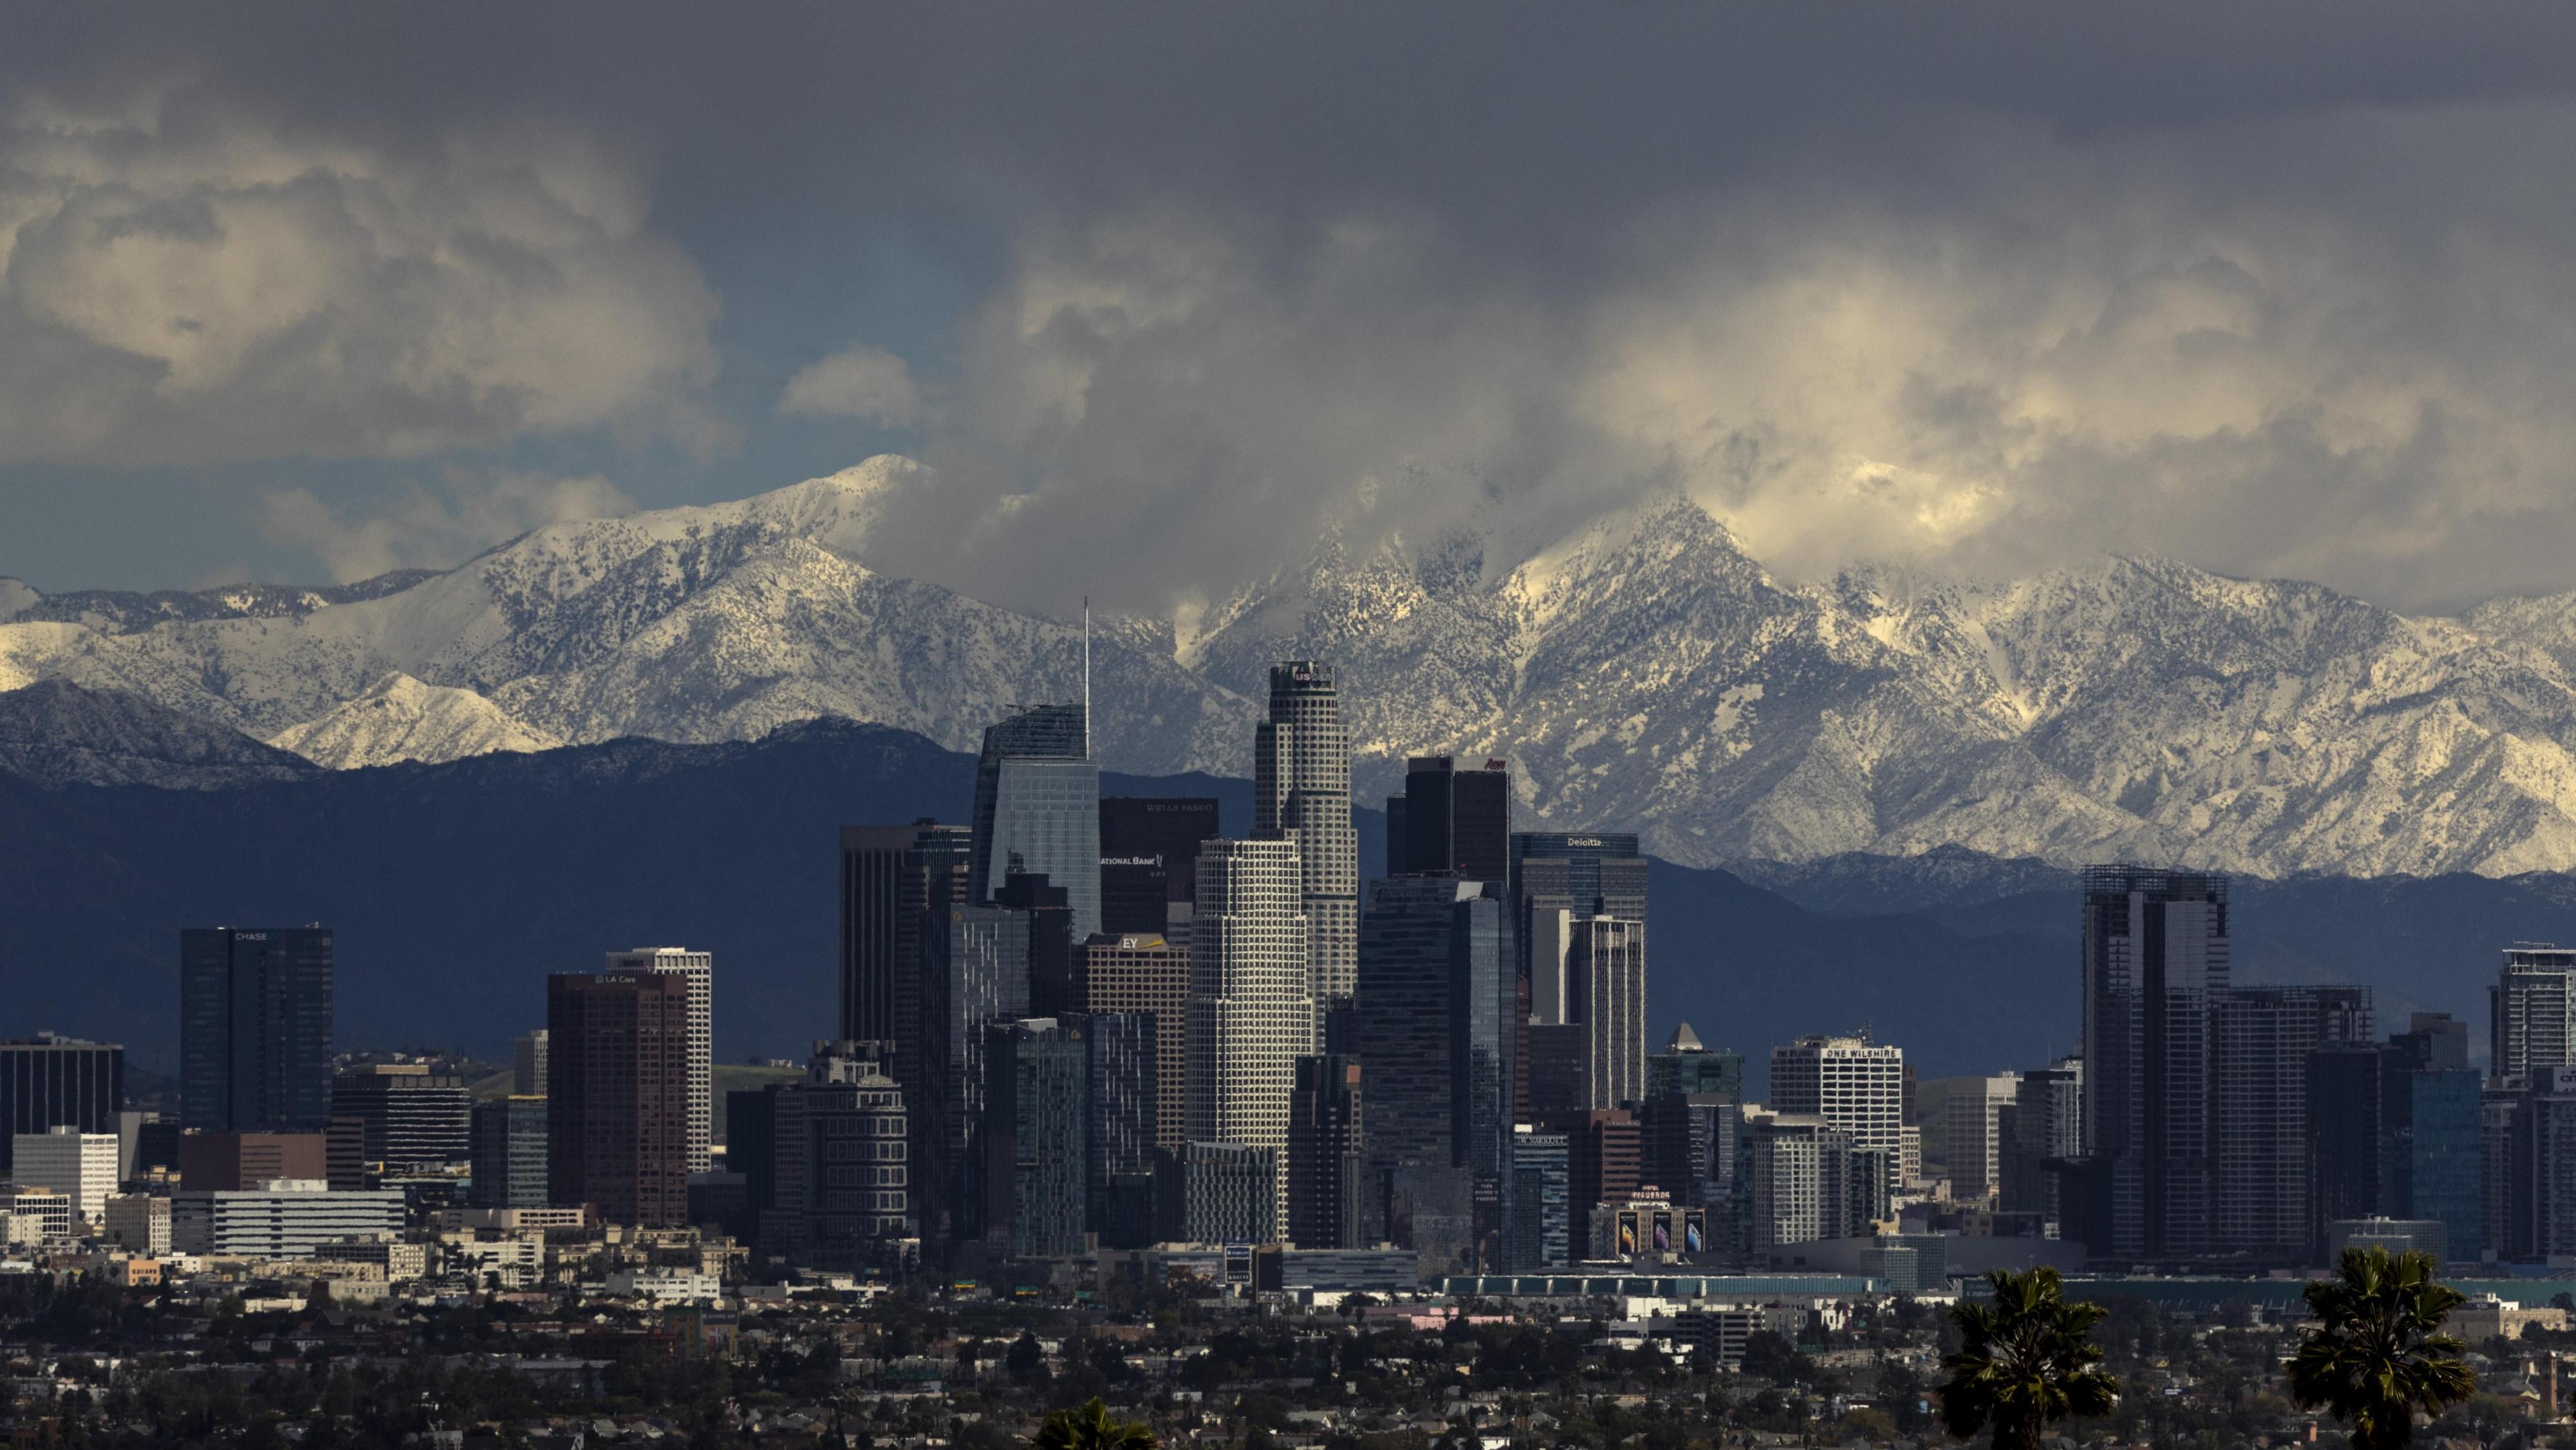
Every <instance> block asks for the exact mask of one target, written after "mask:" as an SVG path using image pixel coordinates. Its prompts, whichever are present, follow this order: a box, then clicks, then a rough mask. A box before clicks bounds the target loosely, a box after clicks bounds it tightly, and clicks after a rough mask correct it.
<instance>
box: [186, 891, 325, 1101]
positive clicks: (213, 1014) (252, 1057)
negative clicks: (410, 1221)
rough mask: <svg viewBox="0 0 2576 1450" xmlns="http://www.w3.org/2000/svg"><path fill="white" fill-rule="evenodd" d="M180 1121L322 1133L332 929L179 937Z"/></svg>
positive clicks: (204, 930)
mask: <svg viewBox="0 0 2576 1450" xmlns="http://www.w3.org/2000/svg"><path fill="white" fill-rule="evenodd" d="M179 1091H180V1094H181V1097H180V1124H181V1126H182V1127H187V1128H196V1129H201V1130H203V1131H205V1132H209V1133H318V1132H320V1131H322V1128H323V1125H324V1124H325V1123H326V1122H328V1121H329V1119H330V1116H331V931H330V929H329V928H328V927H321V926H299V927H266V928H257V929H252V928H240V927H229V926H218V927H191V928H188V929H187V930H184V931H182V932H180V933H179Z"/></svg>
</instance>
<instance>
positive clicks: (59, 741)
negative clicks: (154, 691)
mask: <svg viewBox="0 0 2576 1450" xmlns="http://www.w3.org/2000/svg"><path fill="white" fill-rule="evenodd" d="M321 773H322V772H321V771H320V770H318V769H317V768H316V767H315V766H314V764H313V763H312V762H311V761H309V760H305V759H303V758H302V757H300V756H296V755H292V754H290V753H288V752H286V751H283V750H273V749H271V748H269V747H268V746H265V745H262V744H260V743H259V742H258V741H256V740H253V739H251V738H250V737H248V736H246V735H243V734H242V733H241V732H239V731H237V730H228V729H225V728H224V727H223V726H221V725H210V724H208V723H206V722H205V721H203V720H194V719H190V718H189V717H188V716H185V715H182V714H180V713H178V712H177V711H175V710H166V709H163V708H162V707H161V706H159V705H156V704H154V703H152V702H151V701H149V700H145V699H140V698H137V697H136V696H133V695H125V694H114V693H108V692H102V691H95V690H84V689H82V688H81V687H80V686H78V685H76V684H73V683H72V682H71V681H69V680H39V681H37V682H36V683H35V684H32V685H28V686H26V687H24V688H23V689H16V690H10V691H7V692H6V693H0V775H10V776H15V777H17V778H18V779H20V780H23V781H27V782H29V783H30V784H33V785H35V786H36V787H38V788H39V789H43V790H59V789H61V788H63V787H65V786H73V785H149V786H159V787H161V788H162V789H164V790H225V789H229V788H231V787H234V786H243V785H260V784H265V783H268V782H272V781H281V780H302V779H305V778H306V777H309V776H318V775H320V774H321Z"/></svg>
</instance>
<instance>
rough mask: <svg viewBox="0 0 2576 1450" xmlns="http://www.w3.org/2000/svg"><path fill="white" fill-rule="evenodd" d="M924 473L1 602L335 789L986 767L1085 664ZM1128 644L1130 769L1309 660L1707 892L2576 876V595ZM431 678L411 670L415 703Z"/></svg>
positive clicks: (1570, 582)
mask: <svg viewBox="0 0 2576 1450" xmlns="http://www.w3.org/2000/svg"><path fill="white" fill-rule="evenodd" d="M927 478H928V475H927V473H926V471H925V470H923V469H922V468H921V467H920V466H919V465H917V464H914V463H911V462H909V461H906V460H903V459H898V458H879V459H873V460H870V461H869V462H867V463H865V464H862V465H860V466H858V467H856V468H853V469H850V470H846V471H844V472H843V473H840V474H836V475H833V476H831V477H829V478H822V479H813V480H809V481H807V482H805V483H800V484H797V485H794V486H793V487H790V488H785V489H780V490H778V491H776V492H773V493H768V494H763V495H759V496H757V497H754V498H749V499H743V500H739V501H737V502H734V503H728V504H720V505H714V506H709V507H704V508H682V509H666V510H660V511H657V512H653V513H646V514H638V515H635V516H633V517H631V518H626V519H615V520H597V521H584V522H575V523H565V524H557V525H552V526H549V527H547V528H544V529H540V530H538V531H536V532H534V533H531V534H529V535H527V536H525V537H523V538H520V539H517V540H514V541H512V542H511V543H509V544H506V545H503V546H501V547H499V548H496V549H494V550H492V551H490V552H489V553H487V554H485V555H483V556H482V557H480V558H478V559H475V560H472V561H470V562H468V563H467V564H465V565H463V566H461V567H459V568H457V569H455V570H452V571H449V572H447V573H444V574H436V575H425V576H418V575H416V576H389V577H388V578H387V579H386V580H383V581H369V582H368V583H366V584H362V585H352V586H346V587H345V588H343V589H340V590H298V589H285V588H244V589H235V590H225V591H210V592H208V593H206V594H203V595H104V594H101V595H80V596H70V595H65V596H43V595H37V594H35V593H34V592H33V591H31V590H27V589H25V588H24V586H16V587H14V588H9V587H5V586H0V689H5V688H9V687H12V686H17V685H23V684H25V683H27V682H29V681H33V680H39V679H65V680H71V681H75V682H78V683H81V684H83V685H87V686H90V687H92V688H97V689H115V690H123V691H128V692H131V693H134V694H138V695H141V696H143V697H145V698H147V699H150V700H153V701H156V702H158V703H160V704H161V705H164V706H167V707H169V708H171V709H173V710H177V711H179V712H181V713H183V714H186V715H188V716H191V717H194V718H196V719H199V720H204V721H207V722H211V723H216V724H222V725H226V726H231V727H234V728H239V729H243V730H247V731H249V732H251V733H253V734H255V735H259V736H262V737H265V738H270V739H274V740H281V741H285V740H291V741H294V742H297V748H298V749H302V750H306V751H308V752H310V753H313V754H314V755H316V757H317V758H321V759H325V760H327V761H329V762H331V763H334V764H359V763H371V762H373V761H376V760H382V759H395V758H422V759H444V758H452V757H453V756H454V755H456V754H460V753H464V752H468V751H472V750H477V749H508V748H523V746H518V745H513V744H512V743H511V742H513V741H524V742H543V741H546V740H561V741H566V742H576V743H578V742H587V741H598V740H604V739H609V738H613V737H616V736H621V735H648V736H653V737H657V738H661V739H667V740H675V741H712V740H727V739H747V738H751V737H755V736H758V735H761V734H763V733H765V732H766V731H768V730H770V729H771V728H773V727H775V726H777V725H780V724H784V723H787V722H791V721H796V720H803V719H809V718H813V717H816V716H819V715H826V714H830V715H844V716H848V717H850V718H853V719H859V720H868V721H874V722H879V723H883V724H887V725H892V726H897V727H900V728H904V729H909V730H915V731H919V732H920V733H922V734H924V735H927V736H929V737H930V738H931V739H933V740H936V741H938V742H939V743H941V744H942V745H945V746H948V747H950V748H952V749H966V750H971V749H973V748H974V747H975V745H976V743H977V741H978V738H979V737H980V734H981V731H982V729H983V727H984V726H985V725H986V724H988V723H989V722H991V721H992V720H994V719H995V718H998V717H999V716H1001V715H1002V714H1004V713H1006V712H1008V711H1009V710H1010V709H1011V708H1012V707H1013V706H1015V705H1021V704H1029V703H1035V702H1039V701H1043V700H1051V699H1068V698H1072V697H1073V696H1074V695H1075V694H1076V693H1077V692H1078V691H1079V690H1080V688H1081V639H1080V632H1079V629H1078V628H1077V627H1075V626H1070V625H1067V624H1065V623H1063V622H1060V621H1056V620H1048V619H1040V618H1035V617H1032V616H1028V615H1024V614H1019V613H1015V612H1012V611H1009V610H1004V609H1001V608H998V607H995V606H992V605H988V604H985V603H982V602H979V601H977V600H973V599H969V598H966V597H964V596H961V595H959V594H957V593H955V592H954V591H951V590H947V589H943V588H941V587H939V586H936V585H932V584H928V583H923V582H919V581H913V580H907V579H902V578H898V577H894V576H892V575H889V574H887V573H884V572H881V570H880V569H878V568H872V567H871V566H870V564H869V563H868V562H867V543H868V531H869V527H870V525H871V523H872V522H873V520H874V519H875V517H876V515H877V513H878V510H879V508H880V506H881V504H882V502H883V500H884V498H885V497H886V494H887V491H888V490H892V489H898V488H904V487H910V486H917V485H920V484H922V483H924V482H926V481H927ZM1181 638H1183V635H1182V633H1181V631H1180V629H1179V627H1178V626H1177V624H1176V623H1174V622H1166V621H1158V620H1136V619H1122V620H1110V621H1104V622H1103V623H1102V626H1101V631H1100V635H1099V638H1098V641H1097V646H1096V649H1095V658H1094V664H1095V682H1094V698H1095V701H1096V704H1097V715H1096V719H1095V738H1096V740H1097V743H1098V746H1099V751H1100V754H1101V755H1102V757H1103V759H1104V760H1105V761H1106V762H1107V763H1109V764H1110V765H1112V766H1114V767H1117V768H1122V769H1128V770H1135V771H1144V772H1156V773H1162V772H1173V771H1181V770H1191V769H1197V770H1208V771H1214V772H1219V773H1224V774H1232V775H1240V774H1243V773H1244V772H1245V769H1246V765H1247V762H1248V760H1249V753H1250V752H1249V741H1250V732H1251V722H1252V719H1253V716H1254V713H1255V703H1254V702H1256V701H1257V700H1259V699H1260V698H1261V696H1262V694H1263V692H1264V690H1265V688H1266V684H1265V674H1264V672H1265V671H1266V669H1267V667H1268V666H1269V665H1270V664H1271V663H1272V662H1273V661H1275V660H1279V659H1283V658H1290V657H1298V656H1312V657H1316V658H1322V659H1327V660H1331V661H1333V662H1335V663H1336V664H1337V665H1338V666H1339V667H1340V671H1341V678H1342V680H1343V681H1344V690H1343V697H1344V710H1345V713H1346V716H1347V718H1348V720H1349V722H1350V725H1351V730H1352V741H1353V748H1354V754H1355V756H1356V757H1357V770H1358V774H1359V782H1358V784H1359V789H1360V792H1361V794H1362V795H1363V796H1369V795H1374V794H1377V793H1379V792H1382V791H1384V790H1386V789H1388V788H1389V787H1391V786H1393V785H1395V784H1396V783H1397V781H1398V780H1399V779H1400V777H1401V772H1402V770H1403V759H1404V757H1405V756H1406V755H1408V754H1419V753H1429V752H1441V751H1446V752H1454V753H1457V754H1461V755H1464V756H1467V757H1470V758H1482V757H1484V756H1488V755H1496V756H1505V757H1508V758H1509V759H1511V761H1512V762H1513V766H1514V769H1515V771H1516V772H1517V773H1518V782H1517V784H1518V788H1519V790H1520V792H1521V800H1522V809H1523V812H1524V814H1525V817H1526V818H1527V819H1531V820H1538V821H1549V822H1554V823H1558V824H1561V825H1569V826H1574V825H1589V826H1598V827H1605V828H1609V827H1629V828H1634V829H1637V830H1639V831H1641V832H1643V833H1644V834H1645V836H1646V838H1647V840H1648V841H1649V843H1650V844H1651V846H1652V848H1653V849H1655V850H1656V851H1658V852H1660V853H1662V854H1664V855H1667V856H1670V857H1672V858H1673V859H1676V860H1679V861H1682V862H1686V863H1694V864H1709V863H1715V862H1722V861H1727V860H1749V859H1765V860H1773V861H1800V860H1812V859H1816V858H1819V857H1824V856H1830V855H1834V854H1837V853H1841V852H1850V851H1870V852H1879V853H1887V854H1910V853H1917V852H1923V851H1927V850H1931V849H1934V848H1937V847H1940V846H1944V845H1957V846H1964V847H1971V848H1974V849H1976V850H1979V851H1985V852H1989V853H1992V854H1996V855H2002V856H2022V855H2029V856H2037V857H2042V858H2045V859H2047V860H2050V861H2054V862H2059V863H2072V862H2081V861H2084V860H2087V859H2096V858H2102V857H2108V856H2127V857H2133V858H2142V859H2161V860H2178V861H2187V862H2195V863H2200V864H2206V865H2211V866H2221V867H2228V868H2232V869H2237V870H2244V871H2254V872H2260V873H2268V874H2280V873H2288V872H2295V871H2302V870H2322V871H2346V872H2355V873H2430V872H2438V871H2449V870H2474V871H2483V872H2487V873H2490V874H2504V873H2511V872H2518V871H2524V870H2536V869H2567V868H2570V867H2576V595H2571V596H2567V597H2563V598H2558V599H2542V600H2508V601H2498V602H2497V603H2494V604H2491V605H2487V606H2483V607H2481V608H2480V609H2478V610H2476V611H2473V612H2472V613H2470V614H2469V615H2467V616H2466V617H2464V618H2460V619H2413V618H2407V617H2404V616H2400V615H2397V614H2394V613H2391V612H2389V611H2387V610H2383V609H2380V608H2377V607H2376V606H2373V605H2370V604H2368V603H2366V602H2363V601H2361V600H2357V599H2353V598H2350V597H2348V596H2345V595H2341V594H2337V593H2335V592H2334V591H2332V590H2329V589H2324V588H2321V587H2319V586H2316V585H2310V584H2299V583H2284V582H2258V581H2246V580H2237V579H2229V578H2225V577H2222V576H2219V575H2214V574H2210V573H2207V572H2205V571H2202V570H2198V569H2194V568H2191V567H2189V566H2187V565H2182V564H2176V563H2172V562H2170V561H2165V560H2156V559H2134V558H2122V559H2112V560H2107V561H2104V562H2102V563H2100V564H2098V565H2095V566H2092V567H2089V568H2085V569H2076V570H2065V571H2059V572H2055V573H2050V574H2044V575H2039V576H2035V577H2032V578H2027V579H2019V580H2009V581H1998V582H1984V583H1978V582H1964V581H1955V580H1945V579H1939V578H1930V577H1925V576H1922V575H1920V574H1915V573H1909V572H1907V571H1903V570H1898V569H1893V568H1858V569H1853V570H1850V571H1847V572H1846V573H1844V574H1842V575H1841V576H1839V577H1837V578H1834V579H1831V580H1827V581H1822V582H1820V583H1817V584H1813V585H1805V586H1793V585H1790V584H1786V583H1783V582H1781V581H1779V580H1776V579H1774V578H1772V577H1771V575H1770V574H1769V573H1768V572H1767V571H1765V570H1764V569H1763V568H1762V566H1761V565H1760V564H1759V563H1757V562H1756V561H1755V560H1754V559H1752V558H1751V557H1750V556H1749V555H1748V554H1747V553H1746V552H1745V550H1744V549H1743V548H1742V546H1741V545H1740V544H1739V543H1738V541H1737V540H1736V539H1735V538H1734V537H1733V536H1732V535H1731V534H1730V533H1729V532H1728V531H1727V530H1726V528H1725V527H1724V526H1723V525H1722V524H1720V523H1719V522H1718V521H1717V520H1715V519H1714V518H1712V517H1711V516H1710V515H1709V514H1708V513H1707V512H1705V511H1704V510H1702V509H1701V508H1699V507H1698V506H1696V505H1695V504H1692V503H1689V502H1687V501H1684V500H1681V499H1677V498H1676V499H1666V500H1663V501H1661V502H1656V503H1651V504H1648V505H1645V506H1642V507H1639V508H1636V509H1633V510H1628V511H1624V512H1622V513H1619V514H1617V515H1615V516H1612V517H1607V518H1604V519H1601V520H1599V521H1597V522H1595V523H1594V524H1593V525H1591V526H1590V527H1588V528H1585V529H1583V530H1580V531H1578V532H1577V533H1576V534H1574V535H1573V536H1572V537H1570V538H1567V539H1565V540H1563V541H1562V542H1560V543H1558V544H1557V545H1555V546H1553V547H1551V548H1548V549H1546V550H1544V551H1542V552H1540V553H1538V554H1537V555H1535V556H1534V557H1527V558H1518V557H1515V558H1489V557H1488V552H1487V548H1486V546H1485V544H1484V542H1483V540H1482V538H1481V537H1480V536H1479V535H1478V534H1477V533H1476V532H1475V531H1474V529H1472V528H1462V529H1460V530H1458V531H1456V532H1453V533H1450V534H1446V535H1443V536H1440V537H1437V538H1434V539H1430V540H1428V541H1414V542H1411V543H1407V542H1396V543H1391V544H1387V545H1385V546H1382V547H1362V546H1359V545H1355V544H1352V543H1351V542H1349V541H1348V540H1345V539H1330V540H1326V541H1324V542H1323V544H1322V545H1321V546H1319V547H1318V549H1317V550H1316V551H1315V552H1314V554H1313V555H1312V556H1311V557H1310V558H1309V559H1308V560H1307V561H1306V562H1305V563H1304V564H1302V565H1299V566H1296V567H1292V568H1285V569H1282V570H1280V571H1278V572H1277V573H1275V574H1273V575H1271V576H1270V577H1268V578H1265V579H1261V580H1258V581H1255V582H1253V583H1252V584H1250V585H1247V586H1246V587H1245V588H1244V589H1242V590H1241V591H1239V592H1238V593H1237V594H1236V595H1234V596H1233V597H1231V598H1229V599H1225V600H1222V601H1218V602H1217V603H1215V604H1214V605H1212V606H1211V607H1208V608H1206V609H1205V610H1203V611H1198V612H1196V613H1194V614H1193V615H1192V616H1191V617H1190V618H1189V619H1188V621H1187V631H1186V640H1187V648H1186V650H1185V651H1184V650H1183V649H1181V648H1179V647H1178V646H1177V643H1176V642H1177V641H1178V640H1179V639H1181ZM389 677H398V678H391V679H389Z"/></svg>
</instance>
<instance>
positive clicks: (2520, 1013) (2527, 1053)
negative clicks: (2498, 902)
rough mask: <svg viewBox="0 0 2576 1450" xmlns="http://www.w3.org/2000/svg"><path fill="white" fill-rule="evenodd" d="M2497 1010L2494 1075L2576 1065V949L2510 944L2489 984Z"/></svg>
mask: <svg viewBox="0 0 2576 1450" xmlns="http://www.w3.org/2000/svg"><path fill="white" fill-rule="evenodd" d="M2487 998H2488V1001H2489V1003H2490V1006H2491V1010H2492V1012H2493V1014H2494V1015H2493V1017H2492V1019H2491V1020H2492V1024H2493V1034H2494V1035H2493V1036H2491V1037H2490V1038H2489V1039H2488V1041H2489V1042H2490V1043H2491V1044H2492V1045H2493V1048H2494V1059H2493V1065H2492V1066H2491V1067H2490V1068H2489V1069H2488V1073H2489V1075H2490V1076H2493V1077H2511V1076H2515V1075H2518V1074H2521V1073H2528V1072H2536V1071H2538V1070H2540V1069H2542V1068H2546V1067H2569V1066H2576V951H2571V950H2569V949H2567V948H2565V947H2555V946H2542V945H2539V944H2536V943H2527V944H2522V945H2516V946H2511V947H2507V948H2505V953H2504V966H2503V968H2502V970H2500V971H2498V972H2497V974H2496V984H2495V985H2494V986H2492V987H2489V988H2488V989H2487Z"/></svg>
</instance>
